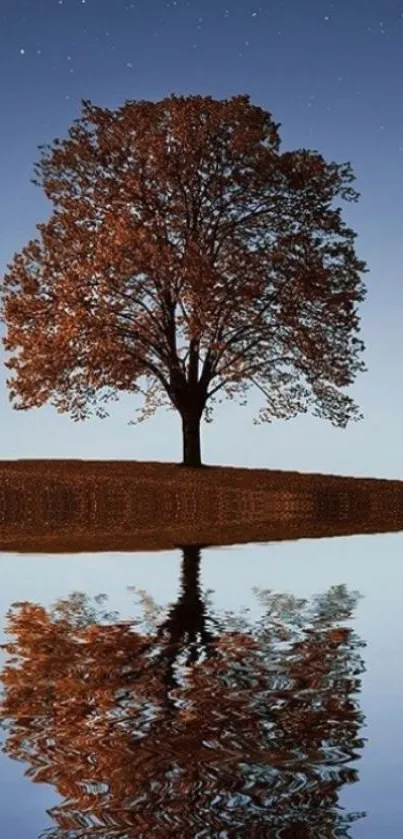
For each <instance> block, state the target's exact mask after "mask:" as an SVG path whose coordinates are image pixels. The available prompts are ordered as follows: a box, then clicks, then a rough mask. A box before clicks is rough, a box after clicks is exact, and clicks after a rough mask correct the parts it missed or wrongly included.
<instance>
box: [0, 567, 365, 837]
mask: <svg viewBox="0 0 403 839" xmlns="http://www.w3.org/2000/svg"><path fill="white" fill-rule="evenodd" d="M188 561H190V557H188ZM185 578H186V573H185ZM197 586H198V583H197V574H196V576H195V575H194V574H193V577H192V575H190V577H188V580H187V582H186V579H184V581H183V590H182V594H181V598H180V601H179V603H178V604H177V606H176V607H175V606H173V607H172V608H171V610H170V612H169V613H168V616H167V617H165V618H164V616H163V615H161V610H160V609H159V608H158V607H157V606H156V604H155V603H154V602H153V601H152V599H151V598H150V597H149V596H147V595H146V594H145V593H143V594H142V595H141V597H140V602H142V604H143V618H142V619H132V620H129V621H123V622H122V621H119V620H118V616H116V615H115V616H113V615H104V614H102V612H103V608H104V604H103V602H102V598H98V601H97V602H95V603H91V601H90V600H89V599H88V598H87V597H86V596H85V595H82V594H80V593H76V594H74V595H72V596H70V597H69V599H68V600H65V601H59V602H58V603H56V604H55V605H54V606H53V607H51V608H44V607H42V606H40V605H36V604H32V603H20V604H14V606H13V607H12V608H11V609H10V611H9V613H8V624H7V632H8V634H9V637H10V640H9V641H8V643H7V644H6V645H5V650H6V652H7V654H8V660H7V662H6V664H5V666H4V668H3V672H2V676H1V680H2V683H3V698H2V703H1V708H0V713H1V718H2V720H3V723H2V727H3V728H4V730H5V744H4V751H5V752H6V754H8V755H9V756H10V757H11V758H14V759H17V760H19V761H23V762H24V763H26V764H27V765H28V770H27V774H28V775H29V777H30V778H31V779H32V780H33V781H35V782H40V783H47V784H52V785H53V786H54V787H55V789H56V790H57V792H58V793H59V795H60V796H61V798H62V800H61V802H60V804H58V805H57V806H55V807H53V808H52V809H51V810H49V815H50V816H51V818H52V819H53V822H54V829H50V831H49V832H47V833H46V836H47V837H48V839H64V837H66V836H68V837H69V839H84V837H86V839H92V838H93V839H95V837H98V836H100V835H102V837H103V839H123V837H125V838H126V839H142V837H144V839H145V837H147V839H148V837H150V839H166V837H178V839H179V837H185V836H186V837H187V836H189V837H190V836H193V835H200V836H203V835H206V836H213V835H214V836H218V835H220V831H223V832H225V835H226V836H227V837H229V839H237V837H238V836H240V835H243V831H246V833H247V835H248V836H251V837H268V836H271V835H273V836H279V837H282V839H296V837H301V838H303V839H317V837H323V839H325V837H326V839H327V837H330V836H335V835H337V836H344V837H348V836H350V833H349V825H350V824H352V823H353V822H354V821H355V820H356V818H358V817H359V814H358V813H356V814H353V813H347V812H345V811H343V809H342V808H340V806H339V804H338V797H339V791H340V789H341V788H342V787H343V785H344V784H349V783H354V782H355V781H357V779H358V773H357V769H356V767H355V766H353V765H352V763H353V762H354V761H356V760H357V758H358V757H359V753H360V750H361V748H362V746H363V740H362V739H361V737H360V727H361V726H362V723H363V716H362V713H361V711H360V709H359V705H358V698H357V696H358V693H359V690H360V678H359V676H360V673H361V672H362V670H363V663H362V659H361V657H360V652H359V648H360V647H361V646H362V645H363V644H362V642H360V641H359V639H358V638H357V637H356V636H355V634H354V632H353V631H352V629H351V628H350V627H349V626H348V622H349V619H350V618H351V615H352V610H353V608H354V605H355V602H356V595H355V594H354V593H353V594H349V593H348V592H347V591H346V590H345V588H344V587H343V586H339V587H334V588H333V589H330V591H329V592H328V593H326V594H325V595H323V596H321V597H318V598H316V600H315V601H314V602H313V603H312V604H309V603H308V602H307V601H304V600H298V599H296V598H293V597H291V596H289V595H283V594H275V593H273V592H258V593H257V596H258V597H259V599H260V605H261V609H262V618H261V619H260V620H259V621H257V622H256V623H252V622H251V621H250V620H249V619H248V617H246V616H245V615H244V616H242V615H238V616H235V615H233V614H231V613H227V614H226V615H225V616H222V615H219V614H215V615H213V614H212V612H211V609H210V613H208V612H209V610H208V609H207V601H208V597H205V598H204V606H205V613H204V617H203V616H202V615H201V613H200V612H199V617H198V618H197V620H196V623H195V621H194V619H193V617H192V613H191V611H190V610H189V609H186V608H185V605H186V603H188V605H189V604H190V602H191V601H192V599H193V601H195V599H196V600H197V599H198V598H199V599H200V591H199V593H198V594H197V592H196V589H197ZM192 589H193V591H192ZM208 622H210V629H209V632H208V637H207V636H206V633H205V636H204V639H203V637H202V634H199V638H198V643H197V645H194V642H196V641H197V638H196V636H195V629H196V628H197V627H196V624H198V627H199V629H200V630H203V627H204V630H206V625H207V624H208ZM213 636H214V641H213ZM196 646H197V650H196ZM192 650H193V652H192ZM166 662H168V670H169V673H170V677H169V679H167V672H168V671H167V667H166V666H165V664H166ZM173 671H175V674H176V675H175V678H172V673H173ZM361 815H362V814H361Z"/></svg>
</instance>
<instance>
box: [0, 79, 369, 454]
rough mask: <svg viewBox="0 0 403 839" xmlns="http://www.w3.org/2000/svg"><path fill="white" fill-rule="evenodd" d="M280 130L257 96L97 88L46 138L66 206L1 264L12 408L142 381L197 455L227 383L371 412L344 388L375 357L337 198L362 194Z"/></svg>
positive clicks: (50, 178)
mask: <svg viewBox="0 0 403 839" xmlns="http://www.w3.org/2000/svg"><path fill="white" fill-rule="evenodd" d="M278 128H279V124H276V123H275V122H274V121H273V119H272V116H271V114H270V113H269V112H266V111H264V110H263V109H261V108H259V107H256V106H254V105H252V104H251V103H250V101H249V97H248V96H234V97H232V98H231V99H227V100H214V99H213V98H212V97H210V96H207V97H202V96H188V97H184V96H174V95H172V96H170V97H168V98H166V99H164V100H162V101H160V102H147V101H129V102H126V103H125V104H123V105H122V107H120V108H118V109H117V110H110V109H108V108H101V107H97V106H95V105H92V104H91V103H90V102H88V101H84V102H83V111H82V116H81V118H80V119H78V120H75V122H74V124H73V125H72V127H71V128H70V130H69V132H68V138H67V139H65V140H62V141H61V140H58V139H55V140H54V141H53V143H52V144H50V145H46V146H41V147H40V148H41V150H42V152H41V160H40V162H39V163H38V164H37V165H36V167H35V172H36V180H34V183H36V184H37V185H39V186H42V187H43V189H44V191H45V194H46V196H47V197H48V199H50V201H51V202H52V203H53V212H52V213H51V215H50V218H49V220H48V221H47V222H45V223H42V224H38V225H37V229H38V231H39V238H37V239H34V240H31V241H30V242H29V243H28V245H27V246H26V247H24V248H23V250H22V251H21V252H20V253H18V254H15V255H14V258H13V261H12V262H11V264H10V265H9V266H8V268H7V273H6V275H5V278H4V289H3V305H2V315H3V319H4V321H5V324H6V337H5V339H4V340H3V343H4V347H5V349H6V351H7V352H11V353H14V356H13V357H12V358H11V359H9V360H8V361H7V362H6V366H7V367H8V368H9V369H11V370H13V371H14V374H15V378H13V379H8V380H7V385H8V387H9V395H10V400H11V401H13V400H14V399H15V397H19V400H20V401H19V402H17V403H16V402H15V403H14V407H15V408H17V409H27V408H31V407H34V406H37V407H38V406H40V405H43V404H44V403H45V402H46V401H47V400H50V401H51V403H52V404H53V405H54V406H55V407H56V408H57V410H58V411H60V412H70V414H71V416H72V418H73V419H74V420H79V419H85V418H86V417H88V416H89V415H91V413H92V412H93V411H92V408H95V409H96V410H95V413H96V414H97V415H98V416H101V417H104V416H107V415H108V413H107V411H106V410H105V408H104V407H101V403H105V402H106V401H107V400H109V399H111V398H114V399H117V398H118V392H119V391H128V392H132V393H135V394H137V393H141V394H143V395H144V396H145V403H144V406H143V408H142V410H141V411H140V415H139V416H138V419H137V421H141V420H142V419H144V418H146V417H147V416H149V415H151V414H152V413H154V411H155V409H156V407H158V406H160V405H164V404H167V403H168V406H169V407H170V408H172V409H174V410H176V411H178V412H179V414H180V416H181V420H182V429H183V463H184V464H186V465H190V466H200V465H201V452H200V421H201V417H202V415H203V413H204V414H205V418H206V420H207V421H211V419H212V413H211V411H212V405H213V404H214V402H215V398H218V397H217V394H219V395H220V397H221V396H223V395H224V394H225V395H226V396H228V397H229V398H231V399H232V398H234V396H235V395H241V396H242V397H243V399H244V402H243V404H246V401H245V394H246V392H247V391H248V390H249V388H250V387H251V386H253V385H254V386H256V387H257V388H259V390H260V391H261V392H262V393H263V394H264V396H265V400H266V401H265V404H264V407H263V408H262V409H261V410H260V412H259V419H260V420H265V421H271V420H272V419H273V418H284V419H288V418H290V417H292V416H296V415H297V414H298V413H300V412H306V411H307V410H308V409H310V408H313V413H314V414H315V415H316V416H319V417H325V418H327V419H328V420H330V421H331V422H332V423H333V424H334V425H337V426H342V427H344V426H345V425H346V424H347V422H348V421H349V420H350V419H358V418H360V417H361V414H360V413H359V411H358V408H357V406H356V405H355V404H354V402H353V400H352V398H351V397H350V396H348V395H347V394H346V393H344V392H342V390H341V389H342V388H345V387H347V386H348V385H350V384H351V383H352V382H353V381H354V378H355V375H356V373H357V372H358V371H361V370H364V369H365V366H364V364H363V362H362V361H361V360H360V353H361V352H362V350H363V349H364V345H363V342H362V341H361V340H359V339H358V338H357V337H355V336H356V333H357V332H358V330H359V317H358V315H357V308H356V307H357V304H358V303H359V302H361V301H362V300H363V299H364V296H365V286H364V284H363V281H362V279H361V273H363V272H365V270H366V268H365V263H364V262H363V261H361V260H359V259H358V258H357V256H356V253H355V249H354V239H355V236H356V234H355V233H354V232H353V230H351V228H349V227H347V226H346V224H345V222H344V221H343V220H342V215H341V208H340V206H338V204H337V200H336V199H338V198H340V199H344V200H346V201H355V200H356V199H357V198H358V193H357V192H356V191H355V190H354V189H353V187H352V183H353V181H354V175H353V173H352V169H351V166H350V164H349V163H345V164H340V165H339V164H336V163H334V162H331V163H328V162H326V161H325V160H324V158H323V157H322V155H321V154H319V153H318V152H317V151H309V150H306V149H299V150H297V151H292V152H283V153H281V152H280V138H279V133H278ZM220 391H221V393H220ZM220 401H221V399H220ZM255 422H257V420H255Z"/></svg>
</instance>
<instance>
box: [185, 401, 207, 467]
mask: <svg viewBox="0 0 403 839" xmlns="http://www.w3.org/2000/svg"><path fill="white" fill-rule="evenodd" d="M181 418H182V434H183V461H182V465H183V466H202V465H203V464H202V462H201V447H200V420H201V415H200V414H199V413H195V412H193V411H192V412H187V411H186V412H184V413H183V414H181Z"/></svg>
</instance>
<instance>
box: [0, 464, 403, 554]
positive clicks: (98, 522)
mask: <svg viewBox="0 0 403 839" xmlns="http://www.w3.org/2000/svg"><path fill="white" fill-rule="evenodd" d="M388 530H403V481H388V480H385V479H376V478H353V477H348V476H340V475H324V474H315V473H302V472H289V471H279V470H269V469H244V468H238V467H228V466H207V467H204V468H202V469H191V468H186V467H182V466H181V465H179V464H175V463H161V462H152V461H145V462H143V461H96V460H93V461H92V460H14V461H0V550H16V551H19V550H21V551H35V552H43V551H52V552H59V551H62V552H68V551H84V550H153V549H154V550H161V549H169V548H172V547H174V546H176V545H178V544H196V543H200V544H209V545H218V544H222V545H224V544H231V543H242V542H250V541H272V540H278V539H287V538H288V539H290V538H291V539H293V538H294V539H295V538H302V537H305V538H309V537H310V538H313V537H315V536H329V535H344V534H351V533H371V532H381V531H388Z"/></svg>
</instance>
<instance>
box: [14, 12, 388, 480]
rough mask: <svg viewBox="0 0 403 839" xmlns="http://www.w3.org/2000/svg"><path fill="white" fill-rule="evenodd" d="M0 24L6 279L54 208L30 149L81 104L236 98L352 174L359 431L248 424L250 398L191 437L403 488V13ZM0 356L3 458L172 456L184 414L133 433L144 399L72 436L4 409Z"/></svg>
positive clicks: (231, 458)
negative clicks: (361, 268) (360, 362)
mask: <svg viewBox="0 0 403 839" xmlns="http://www.w3.org/2000/svg"><path fill="white" fill-rule="evenodd" d="M0 17H1V25H0V32H1V35H0V40H1V50H0V73H1V79H2V83H1V87H0V105H1V113H2V131H1V133H0V168H1V183H2V201H1V202H0V272H1V273H3V272H4V269H5V267H6V264H7V262H9V261H10V259H11V258H12V256H13V253H14V252H15V251H17V250H20V249H21V248H22V247H23V246H24V244H25V243H26V242H27V241H28V239H30V238H32V237H33V236H35V224H36V223H38V222H40V221H43V220H44V219H46V217H47V216H48V214H49V211H50V209H51V207H50V205H49V204H48V203H47V201H46V199H45V198H44V196H43V195H42V193H41V191H40V189H38V188H36V187H34V186H33V185H32V184H31V183H30V178H31V177H33V165H34V162H35V161H36V160H37V159H38V157H39V152H38V150H37V146H38V145H39V144H41V143H46V142H49V141H51V140H52V139H53V138H54V137H58V136H59V137H63V136H65V135H66V133H67V130H68V128H69V126H70V125H71V122H72V120H73V119H75V118H76V117H78V116H79V113H80V100H81V99H82V98H83V99H91V100H92V101H93V102H94V103H96V104H100V105H106V106H109V107H117V106H118V105H119V104H121V103H122V102H123V101H124V100H125V99H152V100H157V99H161V98H163V97H165V96H168V95H169V94H171V93H178V94H192V93H193V94H194V93H201V94H210V95H212V96H214V97H217V98H224V97H225V98H226V97H228V96H232V95H234V94H237V93H248V94H249V95H250V96H251V99H252V101H253V103H255V104H257V105H260V106H261V107H263V108H266V109H267V110H269V111H271V112H272V114H273V117H274V119H275V120H276V121H278V122H281V123H282V127H281V129H280V132H281V137H282V142H283V144H282V148H283V149H286V148H298V147H307V148H312V149H318V150H319V151H320V152H321V153H323V155H324V156H325V157H326V158H327V159H329V160H330V159H332V160H336V161H337V162H343V161H347V160H349V161H351V163H352V165H353V168H354V170H355V173H356V175H357V182H356V184H355V186H356V188H357V189H358V191H359V192H360V193H361V198H360V201H359V203H358V204H357V205H350V206H349V205H346V213H345V218H346V220H347V221H348V222H349V223H350V224H351V225H352V226H353V227H354V228H355V230H356V231H357V233H358V239H357V251H358V254H359V256H360V258H362V259H365V260H366V261H367V264H368V268H369V269H370V273H369V274H367V275H366V283H367V285H368V296H367V300H366V302H365V304H363V305H362V307H361V314H362V337H363V339H364V341H365V343H366V345H367V351H366V354H365V361H366V363H367V366H368V372H367V373H365V374H362V375H361V376H360V377H359V379H357V382H356V384H355V385H354V386H353V387H352V388H351V389H350V392H351V394H352V395H353V396H354V398H355V399H356V401H357V402H358V403H359V405H360V407H361V409H362V411H363V413H364V414H365V419H364V420H363V421H361V422H359V423H353V424H350V425H349V426H348V427H347V429H336V428H334V427H333V426H332V425H331V424H330V423H327V422H325V421H324V420H318V419H315V418H313V417H309V416H303V417H299V418H297V419H295V420H291V421H289V422H282V421H277V422H274V423H272V424H271V425H268V424H264V425H261V426H254V425H253V424H252V419H253V417H254V416H256V414H257V409H258V408H259V407H260V406H261V402H260V397H259V394H258V392H253V391H251V392H250V393H251V398H250V400H249V405H248V407H240V406H237V404H236V402H235V401H234V402H228V401H227V402H224V403H223V404H222V405H221V406H220V405H219V406H217V408H216V410H215V415H214V416H215V419H214V422H213V423H212V424H211V425H206V424H203V430H202V445H203V458H204V461H205V462H207V463H222V464H231V465H239V466H251V467H253V466H256V467H261V468H277V469H278V468H280V469H298V470H301V471H320V472H333V473H341V474H353V475H373V476H379V477H390V478H401V477H402V476H403V449H402V446H401V439H402V432H401V427H402V419H403V395H402V378H401V373H400V365H401V358H402V350H403V330H402V328H401V313H402V311H403V290H402V284H401V282H400V275H401V266H402V263H403V259H402V257H403V236H402V220H403V207H402V204H403V110H402V107H401V80H402V73H403V0H402V2H400V3H399V2H397V0H383V2H377V0H374V1H373V2H371V3H368V2H367V0H353V2H350V0H348V1H347V0H344V2H343V1H342V0H339V2H337V3H336V2H335V3H330V2H329V3H328V2H326V0H306V2H304V3H301V2H300V0H288V2H280V0H266V2H263V0H260V2H257V3H256V4H254V3H253V2H249V1H248V0H224V2H220V0H214V1H213V0H198V1H197V0H187V2H185V0H176V2H174V0H171V2H169V1H168V0H167V1H166V2H163V0H147V2H145V0H138V2H128V0H85V2H84V0H63V2H62V0H36V2H35V3H33V2H32V0H2V3H1V10H0ZM1 334H4V329H3V328H1ZM0 356H1V358H0V416H1V421H0V424H1V431H2V433H1V437H0V459H7V458H19V457H25V458H26V457H33V458H36V457H50V458H56V457H72V458H100V459H109V458H111V459H115V458H122V459H145V460H167V461H175V460H176V461H178V460H180V459H181V451H182V448H181V447H182V441H181V428H180V419H179V416H178V415H177V414H176V413H174V412H171V411H167V410H166V409H164V408H161V409H159V410H158V412H157V413H156V415H155V416H154V418H152V419H150V420H148V421H145V422H144V423H142V424H140V425H138V426H129V425H127V423H128V421H129V420H130V419H131V418H133V409H134V408H135V407H137V406H138V405H139V404H141V403H140V402H138V401H137V399H136V398H135V397H132V396H130V395H124V396H122V398H121V399H120V401H119V402H118V403H111V416H110V418H109V419H105V420H98V419H91V420H87V421H86V422H84V423H74V422H73V421H72V420H71V419H70V417H69V416H68V415H60V414H58V413H57V412H56V410H55V409H54V408H53V407H51V406H45V407H43V408H40V409H33V410H31V411H28V412H17V411H15V410H13V409H12V408H11V405H10V403H9V401H8V394H7V390H6V387H5V377H6V373H7V371H6V370H5V368H4V367H3V366H2V361H3V360H4V354H3V352H2V350H1V351H0ZM262 398H263V397H262Z"/></svg>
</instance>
